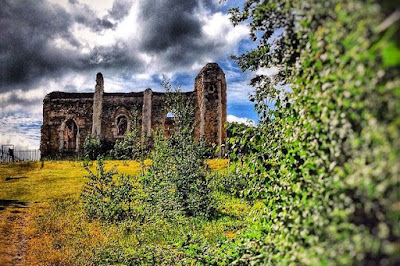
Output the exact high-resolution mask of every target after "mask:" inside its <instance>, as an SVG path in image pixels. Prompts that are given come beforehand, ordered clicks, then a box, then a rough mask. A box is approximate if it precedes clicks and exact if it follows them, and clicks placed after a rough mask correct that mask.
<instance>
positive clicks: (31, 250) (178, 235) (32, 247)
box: [0, 159, 249, 265]
mask: <svg viewBox="0 0 400 266" xmlns="http://www.w3.org/2000/svg"><path fill="white" fill-rule="evenodd" d="M104 163H105V168H106V170H110V169H113V168H114V169H116V170H117V171H118V173H123V174H129V175H137V174H140V173H141V171H143V165H141V164H140V163H139V162H136V161H109V160H108V161H105V162H104ZM207 163H208V165H209V167H210V168H211V169H213V170H215V171H219V172H220V171H224V169H226V168H227V165H228V161H227V160H218V159H215V160H209V161H208V162H207ZM150 164H151V161H149V160H147V161H145V162H144V166H145V167H147V166H149V165H150ZM96 166H97V163H96V162H91V163H90V164H89V168H90V169H91V170H92V171H94V172H96ZM86 175H88V172H87V171H86V170H85V169H84V168H83V162H79V161H45V162H43V163H42V162H30V163H11V164H0V200H15V201H18V202H30V203H31V204H29V205H28V206H29V207H28V208H25V209H23V210H22V211H23V212H21V211H17V209H15V208H13V207H12V206H10V207H9V208H6V209H5V210H3V211H1V210H0V220H3V221H4V222H5V223H4V224H3V225H2V224H1V221H0V231H1V230H3V229H4V230H7V231H9V232H8V233H7V234H8V235H9V236H13V235H15V237H9V238H8V239H4V240H5V241H0V251H1V249H3V250H6V251H8V253H9V254H12V253H15V251H16V250H21V248H22V249H24V250H25V251H24V252H22V253H23V254H24V255H23V260H22V263H23V264H26V265H31V264H32V265H33V264H43V265H54V264H61V265H69V264H75V263H76V262H77V261H80V262H81V264H86V265H90V264H91V263H89V262H88V261H89V260H90V259H91V258H92V256H93V254H94V253H93V252H99V250H101V249H104V248H105V247H107V246H109V245H114V244H115V243H117V245H118V246H122V247H124V249H125V248H128V247H130V248H132V249H134V250H136V249H138V248H143V247H142V246H141V245H147V244H150V245H152V244H155V245H161V246H167V247H168V248H169V247H170V244H168V243H170V242H171V241H172V242H179V241H182V240H183V239H184V236H185V235H186V234H187V233H188V232H191V233H192V234H197V235H199V236H200V237H204V238H205V239H207V240H208V241H210V243H214V242H216V241H217V239H219V238H221V237H227V238H231V237H234V236H235V234H236V232H237V230H238V229H239V228H240V225H239V224H240V222H239V221H238V220H237V219H239V220H241V218H240V217H244V216H245V215H246V214H247V213H248V211H249V206H248V205H247V204H245V203H243V202H241V200H239V199H236V198H233V197H226V196H223V195H222V194H220V195H219V196H220V197H221V198H220V199H219V200H220V201H221V205H220V211H221V213H223V214H226V215H227V217H237V219H236V218H230V219H232V220H225V219H222V220H218V221H217V220H215V221H210V222H207V223H205V222H201V221H200V222H196V221H195V220H194V221H192V222H190V221H189V220H185V222H184V224H182V225H180V226H177V225H176V224H170V223H169V222H166V221H165V220H159V221H158V222H157V224H144V225H139V224H137V223H136V222H135V221H132V226H133V228H136V229H135V230H139V233H138V234H136V233H134V232H131V233H129V234H126V232H125V229H124V228H125V227H126V226H119V225H116V224H115V225H112V224H108V223H105V224H103V223H101V222H100V221H96V220H88V219H87V217H86V216H85V214H84V212H83V211H82V208H81V205H80V204H79V200H78V198H79V195H80V192H81V190H82V187H83V185H84V183H85V181H87V180H88V179H87V178H85V176H86ZM68 199H69V200H68ZM34 202H40V203H37V204H34ZM3 218H4V219H3ZM10 219H11V220H15V219H19V220H20V221H23V226H22V227H21V228H19V227H18V226H17V224H11V225H10V224H9V223H8V222H6V221H9V220H10ZM14 238H15V239H16V238H21V239H25V244H24V246H21V245H16V246H15V244H10V243H15V241H14ZM140 238H142V239H140ZM139 240H140V242H141V243H142V244H139V242H138V241H139ZM113 243H114V244H113ZM171 247H172V246H171ZM176 252H178V251H176ZM20 253H21V252H20ZM7 259H8V261H10V260H11V259H12V258H10V256H8V257H7V256H5V255H2V254H1V252H0V265H1V264H2V263H1V262H2V260H3V262H6V261H7ZM11 261H12V260H11Z"/></svg>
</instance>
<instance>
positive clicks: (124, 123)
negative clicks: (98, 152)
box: [117, 115, 128, 136]
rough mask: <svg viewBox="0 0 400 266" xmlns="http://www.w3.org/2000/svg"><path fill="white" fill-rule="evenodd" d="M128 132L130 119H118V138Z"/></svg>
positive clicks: (119, 117)
mask: <svg viewBox="0 0 400 266" xmlns="http://www.w3.org/2000/svg"><path fill="white" fill-rule="evenodd" d="M127 130H128V118H127V117H126V116H125V115H120V116H118V117H117V136H123V135H125V133H126V131H127Z"/></svg>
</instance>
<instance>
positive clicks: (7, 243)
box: [0, 200, 32, 266]
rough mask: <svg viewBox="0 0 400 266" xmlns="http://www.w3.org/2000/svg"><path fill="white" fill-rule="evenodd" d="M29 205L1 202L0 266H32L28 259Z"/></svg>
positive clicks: (16, 202) (12, 201) (11, 201)
mask: <svg viewBox="0 0 400 266" xmlns="http://www.w3.org/2000/svg"><path fill="white" fill-rule="evenodd" d="M28 205H29V204H28V203H25V202H19V201H15V200H0V265H4V266H6V265H32V264H31V263H28V261H27V258H26V256H25V255H26V253H27V244H28V240H29V239H28V237H27V236H26V234H25V229H26V227H27V226H28V219H27V217H28V216H29V210H30V208H29V206H28Z"/></svg>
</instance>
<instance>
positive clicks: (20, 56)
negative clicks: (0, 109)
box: [0, 0, 79, 88]
mask: <svg viewBox="0 0 400 266" xmlns="http://www.w3.org/2000/svg"><path fill="white" fill-rule="evenodd" d="M72 22H73V21H72V18H71V16H70V15H69V14H68V13H67V12H65V11H64V10H63V9H61V8H59V7H57V6H54V5H49V4H47V3H46V2H44V1H41V0H38V1H15V0H9V1H7V0H6V1H2V4H1V8H0V58H1V60H0V69H1V74H0V88H1V87H3V86H5V85H8V84H14V83H19V82H26V81H29V80H31V79H33V78H34V77H35V76H42V75H43V74H46V73H48V72H52V71H54V70H56V69H57V68H58V67H59V66H60V65H61V64H68V65H69V64H71V62H65V61H70V60H71V59H70V58H68V57H63V56H61V57H60V54H59V52H58V51H57V49H54V48H53V47H50V46H49V45H48V40H49V39H52V38H55V37H56V36H62V37H63V38H64V39H65V40H66V41H68V42H69V43H70V44H71V45H72V46H77V45H79V43H78V42H77V41H76V40H75V39H74V37H73V36H72V35H71V33H70V32H69V27H70V25H71V24H72Z"/></svg>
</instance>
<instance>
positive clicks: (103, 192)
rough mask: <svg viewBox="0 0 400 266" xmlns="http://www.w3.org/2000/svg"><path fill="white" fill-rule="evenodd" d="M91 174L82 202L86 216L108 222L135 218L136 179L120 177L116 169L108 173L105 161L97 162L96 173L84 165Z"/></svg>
mask: <svg viewBox="0 0 400 266" xmlns="http://www.w3.org/2000/svg"><path fill="white" fill-rule="evenodd" d="M84 167H85V169H86V171H87V172H88V173H89V174H88V176H87V178H89V181H88V182H86V184H85V186H84V188H83V190H82V193H81V200H82V203H83V208H84V209H85V211H86V214H87V215H88V216H89V217H90V218H97V219H102V220H107V221H119V220H123V219H127V218H132V217H133V216H134V210H135V208H134V206H135V205H134V200H135V195H136V194H135V192H136V190H135V186H134V182H135V180H137V179H135V178H133V177H131V176H128V175H118V172H117V171H116V170H115V169H112V170H110V171H106V170H105V168H104V162H103V159H102V158H100V157H99V159H98V160H97V167H96V170H97V171H96V172H93V171H91V170H90V169H89V167H88V165H87V164H85V165H84Z"/></svg>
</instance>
